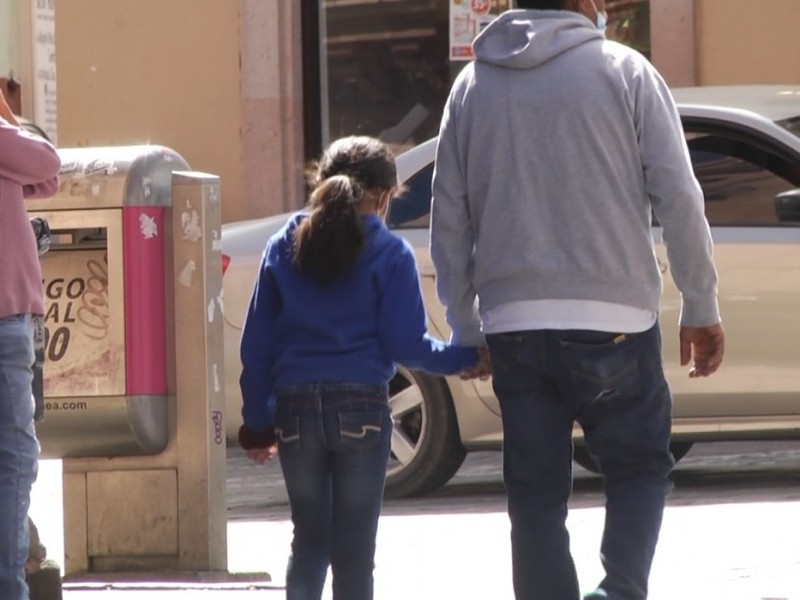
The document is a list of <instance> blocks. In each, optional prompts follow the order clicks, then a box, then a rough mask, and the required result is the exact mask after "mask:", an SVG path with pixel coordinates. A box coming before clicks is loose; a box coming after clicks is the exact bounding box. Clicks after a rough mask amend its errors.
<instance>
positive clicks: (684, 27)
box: [650, 0, 697, 87]
mask: <svg viewBox="0 0 800 600" xmlns="http://www.w3.org/2000/svg"><path fill="white" fill-rule="evenodd" d="M695 2H696V0H650V46H651V51H652V60H653V64H654V65H655V66H656V68H657V69H658V70H659V72H660V73H661V75H663V77H664V79H665V80H666V82H667V84H668V85H670V86H672V87H679V86H688V85H695V84H696V82H697V61H696V44H695V39H696V35H695V31H696V19H695V15H696V12H695Z"/></svg>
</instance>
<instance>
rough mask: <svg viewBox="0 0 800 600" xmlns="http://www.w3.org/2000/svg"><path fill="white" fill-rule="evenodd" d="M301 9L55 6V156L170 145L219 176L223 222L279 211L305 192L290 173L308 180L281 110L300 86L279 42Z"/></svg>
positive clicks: (140, 2)
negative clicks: (65, 150)
mask: <svg viewBox="0 0 800 600" xmlns="http://www.w3.org/2000/svg"><path fill="white" fill-rule="evenodd" d="M296 4H297V3H294V2H292V3H289V4H288V5H287V4H285V3H283V2H263V0H261V1H258V0H240V1H236V2H234V1H232V0H170V1H169V2H164V1H163V0H115V1H114V2H108V0H70V1H69V2H63V3H59V4H58V6H57V10H56V47H57V51H56V54H57V69H58V127H59V146H61V147H70V146H106V145H131V144H142V143H152V144H160V145H164V146H168V147H170V148H172V149H174V150H176V151H177V152H179V153H180V154H181V155H182V156H183V157H184V158H185V159H186V160H187V161H188V162H189V164H190V165H191V167H192V168H193V169H195V170H198V171H204V172H207V173H212V174H215V175H219V176H220V177H221V189H222V207H223V209H222V220H223V222H229V221H233V220H239V219H243V218H251V217H257V216H264V215H266V214H272V213H275V212H281V211H282V210H283V209H284V205H285V203H286V199H287V198H288V199H289V200H290V201H294V200H295V198H294V195H293V194H295V193H296V188H297V186H298V185H299V184H298V183H297V182H296V180H297V179H298V177H294V178H293V177H292V176H291V174H292V173H293V172H297V173H301V172H302V168H301V167H297V165H295V164H294V163H295V162H296V155H297V142H296V140H295V139H292V140H288V139H286V136H287V135H292V136H297V134H296V132H295V131H294V129H293V128H292V127H291V126H288V125H287V122H293V119H295V120H296V119H301V118H302V110H296V114H294V115H288V114H287V111H286V106H287V104H292V102H295V103H299V101H300V100H299V96H298V95H297V93H295V92H294V91H292V90H286V89H285V88H283V87H282V85H283V84H284V83H285V82H286V81H287V80H288V81H289V84H294V81H293V80H291V78H290V77H288V76H287V73H289V74H290V73H292V72H293V71H294V69H293V68H292V66H291V60H290V61H288V63H284V59H286V58H287V55H288V56H289V57H291V54H290V53H289V52H287V51H286V50H284V49H283V47H282V45H281V44H282V43H284V42H285V38H286V37H288V38H289V40H291V39H293V37H294V36H293V35H292V34H288V36H287V34H285V33H284V34H283V37H281V36H280V35H279V34H278V32H280V31H281V28H285V27H289V28H292V27H295V23H294V22H293V20H292V15H293V14H294V13H295V12H297V10H296V6H295V5H296ZM287 6H288V7H287ZM296 30H297V31H299V17H298V18H297V24H296ZM298 55H299V52H298ZM279 62H280V64H281V68H280V69H279V68H278V63H279ZM284 96H289V97H290V100H289V101H288V103H287V102H283V101H282V99H283V97H284ZM287 163H288V164H291V167H287ZM290 180H291V181H290ZM285 187H287V188H289V189H291V191H287V190H285V189H284V188H285ZM266 190H270V191H271V192H272V194H273V195H272V196H270V197H267V196H266V195H265V194H264V192H265V191H266Z"/></svg>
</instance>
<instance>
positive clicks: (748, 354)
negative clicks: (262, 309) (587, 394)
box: [222, 86, 800, 496]
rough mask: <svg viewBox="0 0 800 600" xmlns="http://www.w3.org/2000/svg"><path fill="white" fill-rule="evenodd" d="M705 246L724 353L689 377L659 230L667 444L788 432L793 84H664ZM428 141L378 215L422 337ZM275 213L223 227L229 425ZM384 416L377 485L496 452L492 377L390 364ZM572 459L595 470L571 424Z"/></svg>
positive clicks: (419, 485)
mask: <svg viewBox="0 0 800 600" xmlns="http://www.w3.org/2000/svg"><path fill="white" fill-rule="evenodd" d="M673 92H674V95H675V98H676V100H677V102H678V107H679V111H680V114H681V117H682V119H683V126H684V132H685V135H686V139H687V142H688V145H689V149H690V152H691V157H692V162H693V164H694V169H695V174H696V175H697V178H698V179H699V181H700V184H701V185H702V187H703V191H704V193H705V200H706V215H707V217H708V220H709V223H710V224H711V228H712V233H713V237H714V242H715V257H716V264H717V267H718V270H719V274H720V289H719V293H720V304H721V310H722V315H723V319H724V325H725V329H726V337H727V348H726V357H725V363H724V364H723V366H722V368H721V369H720V371H719V372H718V373H717V374H715V375H714V376H713V377H711V378H708V379H689V377H688V374H687V369H686V368H682V367H680V365H679V361H678V356H679V353H678V327H677V323H678V311H679V307H680V299H679V294H678V291H677V289H676V287H675V285H674V283H673V281H672V278H671V277H670V274H669V263H668V262H667V258H666V251H665V249H664V247H663V245H661V243H660V240H661V232H660V230H659V228H658V224H657V223H656V224H654V226H655V228H654V232H655V238H656V242H657V247H656V253H657V256H658V260H659V262H660V264H661V268H662V272H663V273H664V295H663V298H662V307H661V316H660V322H661V326H662V329H663V337H664V359H665V369H666V372H667V378H668V380H669V382H670V385H671V388H672V391H673V394H674V399H675V411H674V413H675V414H674V420H673V448H672V449H673V454H674V455H675V457H676V458H677V459H680V458H681V457H682V456H684V455H685V454H686V452H688V450H689V449H690V448H691V446H692V443H693V442H696V441H712V440H758V439H790V438H800V316H799V315H798V309H797V307H798V304H800V86H738V87H704V88H685V89H675V90H673ZM435 144H436V141H435V140H428V141H426V142H424V143H422V144H420V145H419V146H416V147H415V148H413V149H411V150H409V151H407V152H405V153H404V154H402V155H400V156H399V157H398V159H397V165H398V171H399V177H400V179H401V181H404V182H405V183H406V185H407V187H408V191H407V193H405V194H404V195H403V197H401V198H398V199H396V200H395V201H394V203H393V206H392V209H391V213H390V215H389V217H388V219H387V222H388V224H389V226H390V227H392V228H393V229H394V230H395V231H396V232H397V233H398V234H399V235H402V236H403V237H405V238H406V239H408V240H409V242H411V244H412V245H413V246H414V248H415V249H416V251H417V261H418V264H419V270H420V274H421V284H422V289H423V294H424V296H425V301H426V306H427V312H428V317H429V328H430V331H431V333H433V334H435V335H437V336H440V337H442V338H445V339H447V337H448V336H449V330H448V327H447V324H446V323H445V318H444V310H443V308H442V306H441V305H440V304H439V303H438V301H437V299H436V294H435V290H434V287H435V286H434V275H435V274H434V270H433V266H432V264H431V260H430V255H429V252H428V239H429V229H428V225H429V218H430V200H431V192H430V182H431V175H432V172H433V162H434V151H435ZM286 218H287V215H278V216H275V217H270V218H266V219H259V220H253V221H245V222H240V223H232V224H228V225H225V226H224V227H223V231H222V241H223V253H224V254H225V255H226V258H225V260H226V270H225V274H224V293H225V352H226V365H225V368H226V379H227V381H226V384H227V417H226V419H227V423H226V430H227V433H228V436H229V438H230V439H235V436H236V430H237V428H238V426H239V424H240V423H241V417H240V411H241V398H240V395H239V386H238V376H239V373H240V370H241V366H240V363H239V337H240V335H241V328H242V323H243V321H244V316H245V312H246V310H247V305H248V301H249V298H250V293H251V291H252V287H253V283H254V281H255V276H256V271H257V268H258V264H259V261H260V258H261V252H262V251H263V248H264V245H265V243H266V241H267V239H268V238H269V237H270V236H271V235H272V234H273V233H275V232H276V231H277V230H278V229H279V228H280V227H281V226H282V225H283V223H284V222H285V221H286ZM390 391H391V400H390V404H391V413H392V418H393V421H394V431H393V435H392V455H391V458H390V464H389V472H388V476H387V493H388V494H389V495H393V496H407V495H419V494H424V493H426V492H430V491H433V490H435V489H437V488H438V487H440V486H442V485H443V484H445V483H446V482H447V481H448V480H449V479H450V478H451V477H452V476H453V474H454V473H455V472H456V471H457V470H458V468H459V466H460V465H461V463H462V461H463V460H464V457H465V455H466V452H468V451H471V450H478V449H499V448H500V446H501V443H502V424H501V419H500V409H499V405H498V402H497V399H496V398H495V396H494V394H493V391H492V387H491V382H481V381H478V380H473V381H467V382H465V381H461V380H460V379H459V378H458V377H445V378H442V377H434V376H431V375H427V374H425V373H420V372H416V371H411V370H409V369H405V368H403V367H401V368H400V369H399V371H398V374H397V376H396V377H395V378H394V379H393V380H392V382H391V384H390ZM575 441H576V444H575V455H574V457H575V460H576V462H578V463H579V464H581V465H583V466H585V467H588V468H594V465H593V462H592V458H591V456H590V455H589V453H588V452H587V451H586V449H585V447H584V446H582V445H581V443H580V442H581V431H580V429H579V428H576V430H575Z"/></svg>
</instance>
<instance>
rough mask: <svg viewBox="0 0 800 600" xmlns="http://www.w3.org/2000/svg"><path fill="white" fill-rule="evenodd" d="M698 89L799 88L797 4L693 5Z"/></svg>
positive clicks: (729, 1)
mask: <svg viewBox="0 0 800 600" xmlns="http://www.w3.org/2000/svg"><path fill="white" fill-rule="evenodd" d="M697 5H698V6H697V9H698V37H697V44H698V47H697V54H698V75H699V82H700V84H701V85H725V84H740V83H778V84H780V83H787V84H788V83H800V34H798V24H799V23H800V2H799V1H798V0H761V1H760V2H754V1H753V0H697Z"/></svg>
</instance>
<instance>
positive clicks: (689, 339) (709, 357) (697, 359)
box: [680, 323, 725, 377]
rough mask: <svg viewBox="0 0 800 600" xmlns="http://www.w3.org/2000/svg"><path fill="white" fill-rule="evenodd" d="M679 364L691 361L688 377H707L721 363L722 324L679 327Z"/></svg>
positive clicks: (722, 345)
mask: <svg viewBox="0 0 800 600" xmlns="http://www.w3.org/2000/svg"><path fill="white" fill-rule="evenodd" d="M680 346H681V366H686V365H688V364H689V362H690V361H691V363H692V368H691V369H690V370H689V377H708V376H709V375H711V374H712V373H714V372H715V371H716V370H717V369H719V366H720V365H721V364H722V356H723V354H724V353H725V332H724V331H723V330H722V324H721V323H717V324H716V325H709V326H708V327H681V330H680Z"/></svg>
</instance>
